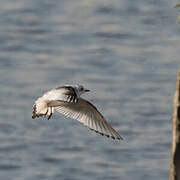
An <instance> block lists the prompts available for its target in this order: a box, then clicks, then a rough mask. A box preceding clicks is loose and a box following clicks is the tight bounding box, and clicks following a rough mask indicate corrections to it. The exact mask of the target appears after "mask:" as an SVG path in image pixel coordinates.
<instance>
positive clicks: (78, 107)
mask: <svg viewBox="0 0 180 180" xmlns="http://www.w3.org/2000/svg"><path fill="white" fill-rule="evenodd" d="M50 105H51V106H53V107H54V108H55V110H56V111H57V112H59V113H61V114H63V115H65V116H66V117H70V118H72V119H76V120H78V121H79V122H81V123H83V124H84V125H85V126H87V127H89V128H90V129H91V130H93V131H95V132H97V133H99V134H101V135H106V136H107V137H111V138H113V139H119V140H121V139H123V138H122V137H121V136H120V135H119V134H118V133H117V132H116V131H115V130H114V129H113V128H112V127H111V125H109V124H108V123H107V121H106V120H105V119H104V117H103V116H102V114H101V113H100V112H99V111H98V110H97V108H96V107H95V106H94V105H92V104H91V103H90V102H88V101H86V100H84V99H82V98H79V99H78V102H77V103H66V102H61V101H59V102H58V101H52V102H50Z"/></svg>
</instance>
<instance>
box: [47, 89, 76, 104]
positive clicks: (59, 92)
mask: <svg viewBox="0 0 180 180" xmlns="http://www.w3.org/2000/svg"><path fill="white" fill-rule="evenodd" d="M44 97H45V98H46V99H48V100H49V101H51V100H60V101H64V102H72V103H76V102H77V101H78V96H77V93H76V91H75V89H74V88H73V87H71V86H62V87H58V88H56V89H53V90H51V91H49V92H47V93H46V94H44Z"/></svg>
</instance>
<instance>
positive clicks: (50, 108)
mask: <svg viewBox="0 0 180 180" xmlns="http://www.w3.org/2000/svg"><path fill="white" fill-rule="evenodd" d="M49 110H50V112H51V113H50V115H49V116H48V119H47V120H49V119H50V118H51V116H52V107H49Z"/></svg>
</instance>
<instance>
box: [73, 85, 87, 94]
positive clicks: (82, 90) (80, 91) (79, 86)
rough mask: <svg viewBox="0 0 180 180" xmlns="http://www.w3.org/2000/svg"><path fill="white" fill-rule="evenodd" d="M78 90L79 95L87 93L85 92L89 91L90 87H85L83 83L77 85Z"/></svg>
mask: <svg viewBox="0 0 180 180" xmlns="http://www.w3.org/2000/svg"><path fill="white" fill-rule="evenodd" d="M75 89H76V92H77V93H78V95H79V96H80V95H81V94H83V93H85V92H89V91H90V90H89V89H86V88H84V86H82V85H76V86H75Z"/></svg>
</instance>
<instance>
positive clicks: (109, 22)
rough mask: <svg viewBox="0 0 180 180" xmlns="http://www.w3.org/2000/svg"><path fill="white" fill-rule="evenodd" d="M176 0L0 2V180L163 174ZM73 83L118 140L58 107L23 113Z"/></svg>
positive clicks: (178, 39) (137, 178) (176, 43)
mask: <svg viewBox="0 0 180 180" xmlns="http://www.w3.org/2000/svg"><path fill="white" fill-rule="evenodd" d="M175 3H176V2H172V1H171V2H169V1H167V0H159V1H155V0H149V1H143V0H136V1H130V0H121V1H117V0H111V1H109V0H103V1H102V0H100V1H95V0H92V1H85V0H79V1H74V0H69V1H63V0H62V1H57V0H51V1H50V0H49V1H48V0H31V1H29V0H24V1H23V0H13V2H12V1H11V0H6V1H4V0H0V17H1V18H0V42H1V43H0V84H1V88H0V107H1V108H0V114H1V116H0V159H1V161H0V179H2V180H11V179H12V180H41V179H43V180H84V179H86V180H92V179H94V180H95V179H97V180H119V179H121V180H130V179H134V180H144V179H146V180H152V179H157V180H164V179H168V173H169V172H168V171H169V164H170V155H171V114H172V100H173V93H174V86H175V79H176V73H177V71H178V66H179V64H180V59H179V47H180V36H179V35H180V31H179V24H178V23H177V13H178V12H177V9H174V8H173V6H174V5H175ZM71 83H73V84H74V83H79V84H83V85H84V86H85V87H87V88H89V89H91V93H88V94H86V95H84V96H83V97H84V98H86V99H88V100H89V101H91V102H92V103H94V104H95V105H96V106H97V108H98V109H99V110H100V111H101V112H102V113H103V114H104V116H105V117H106V118H107V119H108V121H109V122H110V123H111V124H112V126H113V127H114V128H115V129H116V130H117V131H118V132H120V134H121V135H122V136H123V137H124V138H125V140H124V141H121V142H114V141H112V140H111V139H107V138H105V137H102V136H100V135H97V134H95V133H93V132H92V131H90V130H88V129H87V128H85V127H83V126H82V125H81V124H80V123H78V122H76V121H75V120H71V119H67V118H64V117H63V116H61V115H59V114H55V115H54V116H53V118H52V119H51V121H46V120H43V119H37V120H32V119H31V112H32V105H33V103H34V101H35V99H36V98H37V97H39V96H41V95H42V94H43V93H44V92H45V91H47V90H49V89H51V88H54V87H57V86H59V85H63V84H71Z"/></svg>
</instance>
